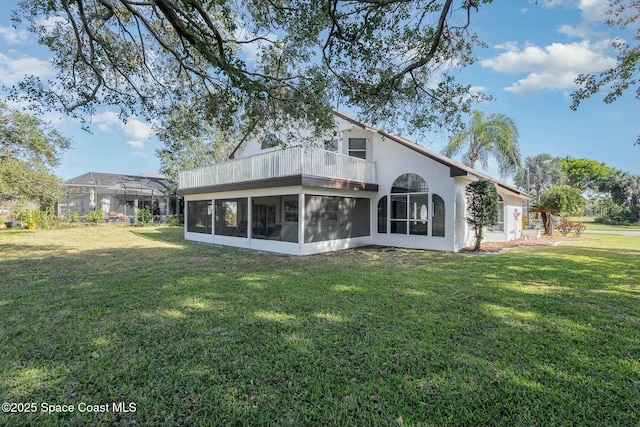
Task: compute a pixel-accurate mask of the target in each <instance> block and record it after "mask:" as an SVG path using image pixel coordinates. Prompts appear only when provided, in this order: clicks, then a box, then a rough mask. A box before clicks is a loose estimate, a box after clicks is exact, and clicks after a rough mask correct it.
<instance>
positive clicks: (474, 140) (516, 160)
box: [442, 110, 521, 177]
mask: <svg viewBox="0 0 640 427" xmlns="http://www.w3.org/2000/svg"><path fill="white" fill-rule="evenodd" d="M518 136H519V133H518V127H517V126H516V124H515V122H514V121H513V119H511V118H510V117H508V116H506V115H505V114H491V115H489V116H487V117H485V115H484V113H482V112H481V111H477V110H476V111H474V112H473V116H472V118H471V121H470V122H469V124H468V125H467V127H466V129H465V130H463V131H462V132H460V133H459V134H457V135H455V136H454V137H453V139H452V140H451V141H450V142H449V144H448V145H447V146H446V147H445V148H444V150H442V154H443V155H445V156H447V157H452V156H455V155H456V154H458V153H460V152H461V151H463V150H464V149H467V152H466V153H464V155H463V158H462V163H464V164H465V165H467V166H470V167H472V168H473V167H475V164H476V162H480V165H481V166H482V167H485V168H486V167H487V166H488V163H489V156H490V155H491V156H493V157H495V158H496V160H497V161H498V167H499V169H500V174H501V175H502V176H503V177H506V176H508V175H510V174H513V173H515V172H517V171H518V170H519V169H520V164H521V159H520V147H519V146H518Z"/></svg>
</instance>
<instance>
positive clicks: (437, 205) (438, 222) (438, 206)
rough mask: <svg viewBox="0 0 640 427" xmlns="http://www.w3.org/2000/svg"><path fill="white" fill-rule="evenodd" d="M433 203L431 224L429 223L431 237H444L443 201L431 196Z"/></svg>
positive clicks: (436, 196) (438, 197)
mask: <svg viewBox="0 0 640 427" xmlns="http://www.w3.org/2000/svg"><path fill="white" fill-rule="evenodd" d="M431 200H432V203H433V222H432V223H431V235H432V236H434V237H444V200H442V197H440V196H438V195H437V194H434V195H432V196H431Z"/></svg>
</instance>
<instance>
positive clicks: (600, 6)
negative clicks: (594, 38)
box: [578, 0, 609, 22]
mask: <svg viewBox="0 0 640 427" xmlns="http://www.w3.org/2000/svg"><path fill="white" fill-rule="evenodd" d="M578 9H580V11H581V12H582V19H584V20H585V21H587V22H604V20H605V19H607V11H608V10H609V2H608V1H607V0H580V3H579V4H578Z"/></svg>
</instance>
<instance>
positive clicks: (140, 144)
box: [127, 141, 144, 150]
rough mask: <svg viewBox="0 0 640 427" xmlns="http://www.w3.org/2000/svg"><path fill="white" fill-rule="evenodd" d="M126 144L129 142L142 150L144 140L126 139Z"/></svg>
mask: <svg viewBox="0 0 640 427" xmlns="http://www.w3.org/2000/svg"><path fill="white" fill-rule="evenodd" d="M127 144H129V145H130V146H131V147H133V148H138V149H140V150H142V149H143V148H144V142H143V141H127Z"/></svg>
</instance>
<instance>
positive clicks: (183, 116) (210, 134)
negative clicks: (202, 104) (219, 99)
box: [156, 105, 242, 182]
mask: <svg viewBox="0 0 640 427" xmlns="http://www.w3.org/2000/svg"><path fill="white" fill-rule="evenodd" d="M202 123H204V124H202ZM157 134H158V138H159V139H160V141H161V142H162V143H163V147H162V148H160V149H158V150H157V152H156V154H157V155H158V158H159V159H160V173H162V174H164V175H165V176H166V177H167V178H168V179H169V180H171V181H173V182H178V173H179V172H180V171H182V170H185V169H192V168H197V167H201V166H206V165H210V164H212V163H217V162H221V161H224V160H227V159H228V157H229V154H230V153H231V151H232V150H233V149H234V148H235V147H236V145H237V144H238V142H239V141H240V140H241V138H242V135H241V134H240V132H239V130H238V129H237V128H235V127H233V126H230V127H225V128H221V127H220V126H216V125H214V124H213V123H210V122H208V121H207V120H205V119H204V118H203V116H202V112H200V113H198V112H197V111H194V110H193V109H192V108H189V106H187V105H182V106H179V107H178V108H176V109H175V110H174V111H173V112H171V114H170V115H169V117H168V118H167V119H166V121H165V122H163V123H162V124H161V125H159V126H158V132H157Z"/></svg>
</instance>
